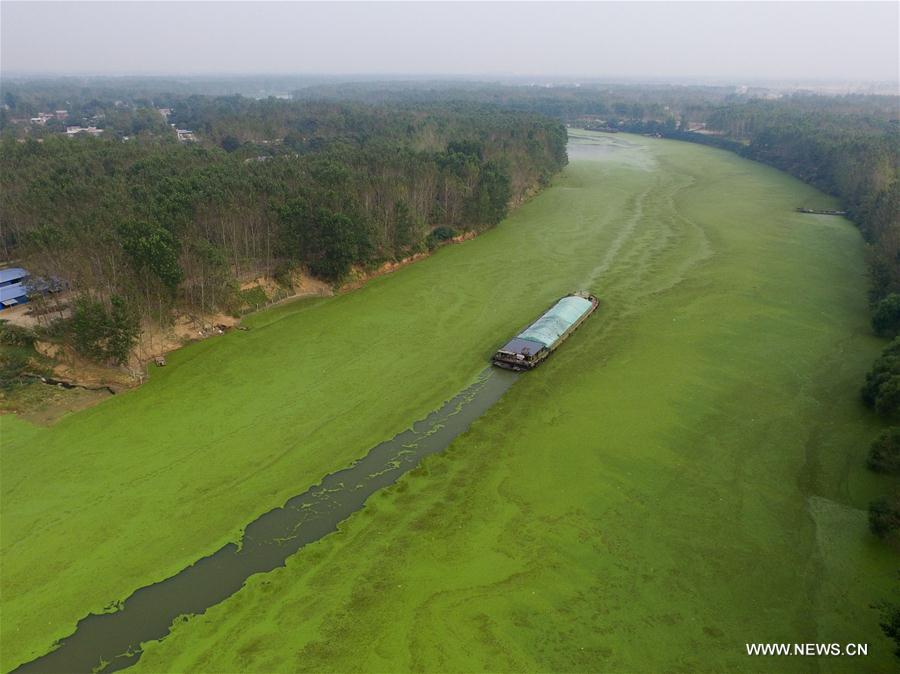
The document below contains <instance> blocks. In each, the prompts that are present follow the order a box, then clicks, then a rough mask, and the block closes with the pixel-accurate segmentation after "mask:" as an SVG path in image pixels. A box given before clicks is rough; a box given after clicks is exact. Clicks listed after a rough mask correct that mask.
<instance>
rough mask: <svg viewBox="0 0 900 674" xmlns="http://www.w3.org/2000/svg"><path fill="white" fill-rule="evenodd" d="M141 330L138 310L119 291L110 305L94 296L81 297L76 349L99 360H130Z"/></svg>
mask: <svg viewBox="0 0 900 674" xmlns="http://www.w3.org/2000/svg"><path fill="white" fill-rule="evenodd" d="M139 334H140V322H139V318H138V314H137V311H135V309H134V308H133V307H131V306H130V305H129V304H128V302H127V301H126V300H125V299H124V298H122V297H119V296H118V295H113V296H112V297H111V298H110V308H109V309H107V308H106V306H104V304H103V303H102V302H101V301H99V300H96V299H93V298H91V297H87V296H83V297H79V298H78V299H77V300H76V301H75V306H74V310H73V313H72V337H73V342H74V347H75V350H76V351H77V352H78V353H80V354H81V355H83V356H86V357H87V358H90V359H91V360H96V361H99V362H105V361H112V362H114V363H115V364H116V365H121V364H122V363H124V362H125V361H127V360H128V356H129V354H130V353H131V349H132V347H133V346H134V344H135V341H136V340H137V337H138V335H139Z"/></svg>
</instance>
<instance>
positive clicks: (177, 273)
mask: <svg viewBox="0 0 900 674" xmlns="http://www.w3.org/2000/svg"><path fill="white" fill-rule="evenodd" d="M119 236H120V237H121V240H122V248H123V249H124V250H125V252H126V253H127V254H128V257H129V258H130V260H131V264H132V265H133V267H134V269H135V271H137V272H138V273H140V272H143V271H150V272H152V273H153V274H154V275H155V276H156V277H157V278H158V279H159V280H160V281H161V282H162V284H163V285H164V286H165V287H166V288H168V289H169V290H170V291H171V292H173V293H174V292H175V289H176V288H178V284H179V283H181V280H182V279H183V278H184V274H183V273H182V270H181V267H180V266H179V264H178V251H179V245H178V241H177V240H176V239H175V237H174V236H172V233H171V232H170V231H169V230H167V229H165V228H164V227H160V226H159V225H155V224H153V223H151V222H139V221H131V222H126V223H123V224H122V225H121V226H120V227H119Z"/></svg>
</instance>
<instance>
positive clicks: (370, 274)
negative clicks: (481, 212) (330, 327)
mask: <svg viewBox="0 0 900 674" xmlns="http://www.w3.org/2000/svg"><path fill="white" fill-rule="evenodd" d="M476 236H478V233H477V232H464V233H462V234H460V235H459V236H454V237H453V238H452V239H448V240H447V242H446V244H445V245H449V244H455V243H462V242H463V241H468V240H469V239H474V238H475V237H476ZM431 254H432V253H431V252H422V253H416V254H415V255H410V256H409V257H405V258H403V259H402V260H398V261H396V262H385V263H384V264H382V265H381V266H379V267H378V268H377V269H375V270H373V271H365V270H364V269H361V268H359V267H354V268H353V270H352V271H351V272H350V280H348V281H347V282H346V283H344V284H343V285H342V286H341V287H340V289H339V292H341V293H346V292H350V291H351V290H356V289H357V288H361V287H362V286H364V285H365V284H366V282H367V281H368V280H369V279H373V278H375V277H376V276H383V275H385V274H390V273H392V272H395V271H397V270H398V269H400V268H401V267H405V266H406V265H408V264H412V263H413V262H418V261H419V260H422V259H424V258H426V257H429V256H430V255H431Z"/></svg>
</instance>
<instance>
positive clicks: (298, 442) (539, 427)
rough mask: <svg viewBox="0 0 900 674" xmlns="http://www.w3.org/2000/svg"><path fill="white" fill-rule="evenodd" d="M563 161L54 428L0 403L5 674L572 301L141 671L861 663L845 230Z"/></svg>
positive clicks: (872, 565) (855, 303) (760, 199)
mask: <svg viewBox="0 0 900 674" xmlns="http://www.w3.org/2000/svg"><path fill="white" fill-rule="evenodd" d="M571 157H572V160H573V161H572V164H571V166H570V167H569V168H568V169H567V170H566V171H565V173H564V175H563V176H562V177H561V178H560V179H558V180H557V181H556V183H555V184H554V186H553V187H552V188H550V189H549V190H547V191H546V192H544V193H543V194H541V195H540V196H539V197H537V198H536V199H534V200H533V201H532V202H530V203H529V204H527V205H526V206H524V207H523V208H521V209H520V210H519V211H517V212H516V213H515V214H514V215H513V216H512V217H511V218H509V219H508V220H507V221H505V222H504V223H502V224H501V225H500V226H499V227H498V228H496V229H495V230H492V231H490V232H488V233H486V234H484V235H482V236H481V237H479V238H478V239H476V240H474V241H471V242H468V243H465V244H462V245H459V246H453V247H450V248H447V249H444V250H442V251H440V252H439V253H438V254H436V255H435V256H433V257H432V258H430V259H428V260H425V261H423V262H420V263H417V264H415V265H413V266H411V267H408V268H405V269H403V270H401V271H399V272H397V273H395V274H393V275H391V276H388V277H384V278H380V279H376V280H375V281H373V282H372V283H371V284H369V285H368V286H366V287H365V288H363V289H362V290H360V291H357V292H354V293H350V294H348V295H344V296H340V297H336V298H331V299H328V300H315V301H310V302H305V303H299V304H294V305H287V306H283V307H280V308H278V309H276V310H273V311H270V312H266V313H263V314H260V315H258V316H257V317H255V319H253V320H252V321H250V322H249V323H250V324H251V326H252V328H253V329H252V330H251V331H249V332H246V333H244V332H238V333H232V334H229V335H226V336H224V337H222V338H218V339H214V340H209V341H207V342H204V343H200V344H196V345H193V346H191V347H188V348H187V349H184V350H182V351H180V352H178V353H176V354H174V355H173V357H172V358H171V359H170V366H169V367H167V368H165V369H163V370H158V371H154V373H153V376H152V378H151V381H150V382H149V384H147V385H146V386H144V387H142V388H141V389H138V390H137V391H134V392H131V393H128V394H126V395H123V396H117V397H116V398H114V399H111V400H109V401H107V402H105V403H103V404H101V405H99V406H98V407H96V408H94V409H91V410H87V411H84V412H80V413H77V414H74V415H72V416H70V417H68V418H66V419H65V420H63V421H62V422H61V423H59V424H58V425H56V426H55V427H53V428H51V429H41V430H36V429H33V428H31V427H27V426H26V425H25V424H23V423H21V422H18V421H17V420H12V421H11V420H9V419H6V418H4V420H3V421H2V424H3V428H2V430H3V443H2V452H3V453H2V467H3V480H2V513H3V520H2V523H3V527H2V538H0V542H2V560H0V561H2V564H3V620H2V630H3V631H2V645H3V649H2V650H3V654H2V657H3V668H4V671H5V670H8V669H11V668H12V667H14V666H15V665H16V664H18V663H20V662H22V661H24V660H28V659H31V658H33V657H35V656H37V655H39V654H40V653H42V652H44V651H46V649H47V648H48V647H49V646H50V644H52V642H53V640H54V639H55V638H58V637H61V636H64V635H66V634H68V633H69V632H71V631H72V629H73V627H74V624H75V622H76V621H77V620H78V619H79V618H81V617H83V616H84V615H85V614H87V613H88V612H90V611H98V610H100V609H101V608H102V607H104V606H107V605H108V604H110V602H112V601H114V600H116V599H121V598H123V597H125V596H127V595H128V594H129V593H130V592H131V591H133V590H134V589H135V588H137V587H139V586H141V585H146V584H148V583H150V582H153V581H156V580H159V579H162V578H164V577H167V576H169V575H172V574H173V573H175V572H177V571H178V570H179V569H181V568H182V567H184V566H186V565H187V564H190V563H191V562H192V561H193V560H195V559H197V558H198V557H200V556H202V555H204V554H208V553H209V552H212V551H213V550H215V549H216V548H217V547H219V545H220V544H221V543H222V542H224V541H225V540H227V539H229V538H235V537H236V536H237V534H238V532H239V530H240V527H241V526H242V525H243V524H245V523H246V522H249V521H250V520H252V519H253V518H254V517H255V516H256V515H258V514H259V513H261V512H264V511H266V510H269V509H271V508H272V507H275V506H278V505H281V504H282V503H283V502H284V501H285V500H286V499H287V498H288V497H290V496H292V495H294V494H297V493H299V492H301V491H303V490H304V489H305V488H307V487H308V486H309V485H310V484H313V483H314V482H316V481H317V480H318V478H320V477H321V476H322V475H324V474H325V473H327V472H331V471H333V470H335V469H337V468H340V467H342V466H344V465H347V464H348V463H350V462H351V461H352V460H353V459H354V458H356V457H357V456H359V454H361V453H362V452H364V451H365V450H366V449H367V448H368V447H370V446H372V445H374V444H376V443H377V442H378V441H380V440H384V439H386V438H388V437H391V436H392V435H394V434H395V433H397V432H398V431H399V430H402V429H403V428H404V427H406V426H407V425H409V423H411V422H412V421H414V420H415V419H418V418H421V417H423V416H424V415H425V414H427V413H428V411H430V410H432V409H435V408H437V407H438V406H439V405H440V403H441V402H442V401H443V400H446V399H448V398H450V397H452V396H453V395H454V394H455V393H456V392H458V391H459V390H461V389H462V388H464V387H465V386H466V385H467V384H468V383H470V382H471V381H472V380H473V378H474V377H475V376H476V375H477V373H478V372H480V371H481V370H482V369H483V367H484V365H485V363H486V361H487V359H488V358H489V356H490V354H491V353H492V352H493V351H494V350H495V349H496V348H497V347H498V346H500V345H501V344H502V343H503V342H504V341H505V340H506V339H507V338H508V337H509V336H511V334H512V332H513V331H514V330H515V329H517V327H518V326H521V325H524V324H526V323H527V322H528V321H529V320H531V319H533V318H534V316H536V315H538V314H539V313H540V312H541V311H542V310H543V309H544V308H546V307H547V306H548V305H549V304H550V303H552V302H553V301H554V300H555V299H557V298H558V297H560V296H562V295H564V294H566V293H568V292H571V291H572V290H576V289H582V288H583V289H586V290H589V291H591V292H592V293H593V294H595V295H597V296H598V297H600V299H601V301H602V305H601V309H600V310H599V311H598V312H597V313H595V315H594V316H593V317H592V318H591V319H589V320H588V321H587V322H586V323H585V324H584V325H583V326H582V327H581V328H580V329H579V330H578V332H577V333H576V334H575V335H574V336H573V337H572V338H571V339H569V340H568V341H567V342H566V345H565V346H564V347H563V348H561V349H560V350H559V351H558V352H557V353H556V354H554V355H553V356H552V357H551V358H550V359H549V360H548V361H547V363H545V364H544V365H542V366H541V368H539V369H538V370H536V371H534V372H532V373H529V374H528V375H526V376H523V377H522V378H520V380H519V381H518V382H516V384H515V385H514V386H513V387H512V389H510V391H508V392H507V394H506V395H505V396H504V398H503V399H501V401H500V403H498V404H497V405H495V406H494V407H493V408H492V409H491V410H490V411H489V412H488V413H487V414H486V415H485V416H484V417H482V419H481V420H479V421H478V422H476V423H475V425H474V426H473V427H472V429H471V430H470V431H469V432H468V433H467V434H465V435H464V436H462V437H461V438H459V439H458V440H457V441H456V442H455V443H454V444H453V445H451V447H450V448H449V449H448V450H446V451H445V452H444V453H443V454H441V455H439V456H436V457H433V458H431V459H429V460H427V461H426V463H425V465H424V466H423V467H421V468H419V469H417V470H416V471H414V472H413V473H411V474H409V475H407V476H406V477H405V478H402V479H401V481H400V482H399V483H398V484H397V485H396V486H394V487H392V488H390V489H388V490H386V491H385V492H382V493H381V494H379V495H377V496H376V497H375V498H374V499H372V500H371V501H370V502H369V503H370V504H369V505H368V506H367V507H366V508H365V509H364V510H363V511H361V512H360V513H358V514H357V515H354V516H353V517H351V518H350V519H349V520H348V521H347V523H346V524H345V525H344V526H343V527H342V529H341V531H339V532H338V533H337V534H334V535H331V536H329V537H327V538H325V539H323V540H322V541H320V542H319V543H316V544H313V545H311V546H309V547H307V548H304V549H303V550H301V551H300V552H299V553H297V554H296V555H294V556H293V557H292V558H291V559H290V560H289V563H288V566H287V567H286V568H284V569H279V570H276V571H274V572H272V573H269V574H265V575H261V576H256V577H254V578H253V579H251V580H250V581H249V583H248V585H247V587H245V588H244V589H243V590H241V591H240V592H239V593H238V594H236V595H234V596H233V597H231V598H230V599H228V600H226V601H225V602H223V603H222V604H220V605H219V606H217V607H214V608H213V609H210V610H209V611H208V612H207V613H206V614H205V615H203V616H200V617H197V618H195V619H192V620H190V621H188V622H187V623H184V624H180V625H179V626H178V627H177V628H176V630H175V633H174V634H173V635H171V636H170V637H168V638H167V639H166V640H165V641H163V642H161V643H159V644H148V645H147V647H146V649H145V654H144V656H143V658H142V659H141V661H140V662H139V664H138V665H137V666H136V669H137V670H141V669H143V670H144V671H153V672H163V671H191V672H198V671H209V672H211V671H261V672H262V671H265V672H272V671H298V670H302V671H351V670H369V671H371V670H379V671H398V670H415V669H425V670H432V671H433V670H441V671H448V670H460V671H462V670H465V671H475V670H491V671H500V670H517V671H549V670H558V671H562V670H565V671H588V670H591V671H597V670H615V671H622V670H630V671H657V670H660V669H665V670H691V671H693V670H707V671H711V670H722V669H738V670H746V671H759V670H761V669H769V670H772V671H776V670H785V669H788V670H797V671H806V670H811V671H812V670H815V669H816V668H819V669H824V670H832V669H835V670H841V669H842V668H843V669H846V668H847V666H848V663H847V661H846V660H842V659H840V658H838V659H834V658H831V659H815V658H791V659H778V660H762V659H750V658H748V657H747V656H746V655H744V643H745V642H748V641H791V642H793V641H798V642H810V641H826V642H830V641H839V642H850V641H860V642H866V643H869V644H870V655H869V656H868V658H866V659H864V660H863V659H860V660H857V661H854V662H853V663H852V665H853V667H854V668H856V669H857V670H858V671H866V670H869V671H878V670H883V669H884V668H885V667H887V666H889V665H890V663H891V657H892V656H891V654H890V644H889V643H888V642H887V641H886V640H885V639H883V638H882V637H881V636H880V632H879V631H878V627H877V613H876V612H874V611H873V610H872V609H871V608H869V605H870V604H871V603H873V602H876V601H880V600H882V599H884V598H889V596H890V592H891V588H892V585H893V580H894V577H893V574H894V568H895V567H896V559H895V558H894V557H893V556H892V555H891V553H890V552H889V551H888V550H887V549H886V548H884V547H882V546H881V545H880V544H878V543H877V542H876V541H874V540H873V539H872V538H871V537H870V535H869V534H868V533H867V531H866V526H865V512H864V508H865V506H866V504H867V503H868V501H869V500H870V499H871V498H873V497H874V496H875V495H877V494H879V493H880V491H881V490H883V485H880V484H879V483H878V480H877V479H876V478H875V477H874V476H872V475H869V474H868V473H867V472H866V471H865V469H864V467H863V463H864V460H863V457H864V454H865V451H866V447H867V445H868V442H869V440H870V439H871V437H872V436H873V435H874V434H875V433H877V432H878V425H877V423H876V422H875V421H874V420H873V419H871V418H869V417H868V416H867V414H866V413H865V411H864V410H863V409H862V408H861V406H860V405H859V404H858V401H857V399H856V390H857V388H858V385H859V381H860V378H861V376H862V373H863V372H864V371H865V369H866V368H867V366H868V364H869V363H870V362H871V360H872V359H873V358H874V357H875V355H876V354H877V352H878V349H879V347H880V344H879V342H878V341H877V340H875V339H873V338H872V337H870V335H869V331H868V327H867V316H866V313H865V307H864V302H863V298H864V296H865V290H866V278H865V269H864V265H863V251H862V242H861V240H860V237H859V235H858V233H857V231H856V230H855V229H854V228H853V227H852V225H851V224H850V223H848V222H847V221H845V220H843V219H840V218H829V217H827V216H809V215H801V214H797V213H794V212H793V208H794V207H795V206H796V205H797V204H798V203H811V202H812V201H816V197H815V193H814V191H813V190H811V188H809V187H807V186H804V185H802V184H801V183H799V182H797V181H795V180H793V179H791V178H789V177H787V176H785V175H783V174H780V173H778V172H776V171H774V170H771V169H768V168H766V167H763V166H760V165H757V164H753V163H750V162H747V161H744V160H741V159H739V158H737V157H735V156H733V155H730V154H727V153H724V152H719V151H715V150H710V149H708V148H703V147H699V146H693V145H687V144H680V143H674V142H666V141H657V140H648V139H642V138H636V137H631V136H627V137H624V136H621V135H620V136H614V137H607V136H600V135H593V134H585V133H579V134H578V136H577V137H576V138H575V140H573V145H572V151H571ZM818 200H819V202H821V204H822V205H823V206H827V205H829V204H830V203H831V202H830V200H829V199H828V198H826V197H824V196H821V195H820V196H819V197H818Z"/></svg>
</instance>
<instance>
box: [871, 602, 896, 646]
mask: <svg viewBox="0 0 900 674" xmlns="http://www.w3.org/2000/svg"><path fill="white" fill-rule="evenodd" d="M875 608H880V609H881V620H880V622H879V623H878V626H879V627H881V631H882V632H884V636H886V637H887V638H888V639H893V641H894V646H895V648H894V655H895V656H896V657H898V658H900V606H897V605H896V604H881V605H880V606H876V607H875Z"/></svg>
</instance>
